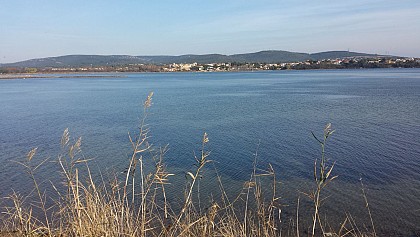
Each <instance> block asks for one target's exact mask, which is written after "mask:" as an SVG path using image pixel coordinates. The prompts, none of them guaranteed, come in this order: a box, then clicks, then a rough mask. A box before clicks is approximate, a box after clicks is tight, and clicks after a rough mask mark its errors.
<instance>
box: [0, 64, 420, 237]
mask: <svg viewBox="0 0 420 237" xmlns="http://www.w3.org/2000/svg"><path fill="white" fill-rule="evenodd" d="M119 76H121V74H119ZM125 76H126V77H123V78H121V77H115V78H61V79H31V80H0V162H1V163H2V165H1V167H0V195H1V196H6V195H8V194H10V193H11V189H14V190H23V191H25V190H26V191H27V190H29V189H30V188H31V186H30V180H29V179H28V178H27V177H26V175H25V174H24V173H23V172H22V170H21V168H19V166H18V165H17V164H16V163H14V162H11V161H12V160H22V158H23V157H25V155H26V153H27V152H28V151H29V150H30V149H31V148H33V147H38V151H39V156H38V157H39V158H38V159H41V158H43V157H50V158H51V160H54V159H55V158H56V156H57V154H58V152H59V150H60V147H59V141H60V137H61V134H62V132H63V130H64V129H65V128H69V129H70V133H71V135H72V137H73V138H74V139H75V138H76V137H78V136H82V137H83V138H82V139H83V145H82V148H83V151H84V155H85V156H86V157H88V158H95V160H94V161H93V162H92V163H93V164H94V166H95V168H99V169H101V170H107V169H112V170H116V171H120V170H123V169H124V167H125V166H126V165H127V159H128V156H129V153H130V144H129V141H128V137H127V132H129V131H130V132H135V131H136V128H137V126H138V124H139V118H140V117H141V116H142V107H141V104H142V101H143V100H144V99H145V98H146V96H147V94H148V92H149V91H154V93H155V96H154V97H153V103H154V104H153V106H152V108H151V114H150V116H149V118H148V124H149V125H150V126H151V135H152V140H153V142H154V144H155V145H157V146H159V145H162V146H163V145H166V144H169V147H170V150H169V151H168V153H167V157H166V160H167V163H168V166H169V167H170V169H171V170H172V171H173V172H174V173H176V174H177V177H183V173H182V172H183V171H187V170H190V169H191V168H192V166H191V164H192V163H193V161H194V158H193V155H194V151H195V152H198V151H199V149H200V140H201V137H202V135H203V133H204V132H207V133H208V134H209V138H210V143H209V147H208V149H209V150H211V152H212V153H211V159H212V160H214V161H215V162H214V163H213V164H212V165H210V166H209V167H208V169H207V170H206V172H207V173H208V176H209V177H211V174H212V173H213V172H214V171H212V170H214V168H216V169H217V170H218V172H219V173H220V174H221V175H222V177H223V178H224V180H225V185H226V186H227V188H228V189H229V190H234V191H235V192H236V191H238V190H240V188H241V185H242V182H243V181H245V180H247V179H249V175H250V173H251V172H252V161H253V159H254V155H253V154H254V153H255V152H256V151H257V149H258V165H259V167H261V168H266V167H267V165H268V163H271V164H272V165H273V168H274V169H275V170H276V172H277V175H278V179H279V180H281V187H280V189H281V196H282V199H281V200H282V202H283V203H284V204H289V205H290V208H289V209H288V208H287V207H285V212H284V213H285V214H284V215H285V216H284V218H285V219H287V218H294V209H295V207H292V206H294V204H295V202H296V199H297V197H298V196H299V195H300V196H301V200H303V201H302V206H303V207H305V205H306V206H307V205H309V204H310V202H309V200H306V199H305V197H304V195H302V194H301V193H302V192H308V191H309V190H310V187H311V182H312V170H313V161H314V159H315V158H317V157H319V155H320V154H319V153H320V148H319V145H318V144H317V142H316V141H315V139H314V138H313V137H312V135H311V131H313V132H314V133H315V134H317V135H318V136H321V135H322V129H323V127H324V125H325V124H326V123H327V122H331V123H332V124H333V128H334V129H336V132H335V133H334V134H333V137H332V138H331V140H330V141H329V144H328V145H327V156H328V158H329V159H330V160H331V161H336V167H335V170H334V173H335V174H337V175H339V177H338V179H337V180H336V181H335V182H334V183H333V184H332V185H331V186H330V192H329V194H330V195H331V196H330V198H329V200H327V202H326V204H325V210H326V211H325V213H328V214H329V215H331V216H333V217H334V218H333V219H337V220H343V218H344V215H345V213H350V214H351V215H352V216H354V217H355V219H357V220H358V221H360V226H361V227H363V225H366V226H368V225H369V222H368V214H367V210H366V208H365V206H364V205H365V204H364V200H363V197H362V192H361V185H360V178H362V180H363V183H364V185H365V186H366V189H367V190H366V191H367V196H368V200H369V204H370V207H371V211H372V213H373V219H374V221H375V226H376V228H377V231H378V232H380V233H382V234H391V235H406V236H407V235H415V234H419V233H420V199H419V198H418V197H419V196H420V138H419V135H420V114H419V112H420V70H419V69H393V70H387V69H380V70H379V69H378V70H338V71H334V70H331V71H323V70H320V71H287V72H284V71H280V72H246V73H163V74H158V73H156V74H155V73H146V74H126V75H125ZM50 166H52V165H50V162H47V165H46V166H45V167H42V168H41V169H40V170H39V175H40V178H41V179H56V178H57V177H56V176H55V175H54V174H52V172H51V169H52V168H51V167H50ZM179 179H181V180H183V179H182V178H179ZM209 179H210V178H209ZM175 180H176V179H175ZM174 182H175V183H176V182H178V181H174ZM211 188H214V187H213V186H211V185H210V187H205V186H204V187H203V189H205V190H207V192H206V193H210V192H212V191H214V190H212V189H211ZM234 191H232V192H234ZM305 200H306V201H305ZM301 212H302V213H303V214H302V216H304V213H305V210H301ZM309 213H310V212H308V213H307V216H309V217H310V214H309ZM302 218H304V217H302Z"/></svg>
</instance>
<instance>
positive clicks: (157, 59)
mask: <svg viewBox="0 0 420 237" xmlns="http://www.w3.org/2000/svg"><path fill="white" fill-rule="evenodd" d="M378 56H383V55H378V54H369V53H359V52H350V51H325V52H319V53H312V54H310V53H299V52H289V51H283V50H263V51H258V52H254V53H243V54H232V55H224V54H184V55H178V56H171V55H157V56H132V55H84V54H74V55H63V56H57V57H45V58H35V59H29V60H24V61H19V62H14V63H4V64H0V67H34V68H42V67H86V66H117V65H127V64H156V65H162V64H172V63H178V64H179V63H195V62H196V63H233V62H237V63H288V62H301V61H306V60H323V59H335V58H346V57H378ZM390 57H391V56H390Z"/></svg>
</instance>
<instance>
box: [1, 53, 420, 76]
mask: <svg viewBox="0 0 420 237" xmlns="http://www.w3.org/2000/svg"><path fill="white" fill-rule="evenodd" d="M360 68H420V58H395V57H373V58H367V57H346V58H336V59H323V60H306V61H302V62H287V63H258V62H257V63H243V62H228V63H171V64H162V65H158V64H125V65H103V66H81V67H40V68H38V67H0V75H3V76H0V79H5V78H8V79H10V78H15V77H14V76H10V74H21V73H30V74H33V73H76V72H229V71H233V72H234V71H263V70H311V69H360ZM6 74H9V76H6ZM18 77H19V78H20V77H21V76H18ZM28 77H31V78H36V76H28Z"/></svg>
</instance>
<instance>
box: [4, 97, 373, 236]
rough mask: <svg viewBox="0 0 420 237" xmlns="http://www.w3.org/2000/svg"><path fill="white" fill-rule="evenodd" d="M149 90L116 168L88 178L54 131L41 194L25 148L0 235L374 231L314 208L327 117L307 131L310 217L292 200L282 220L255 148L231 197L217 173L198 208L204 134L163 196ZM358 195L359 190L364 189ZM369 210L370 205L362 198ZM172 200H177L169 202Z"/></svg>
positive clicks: (270, 176)
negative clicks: (52, 156) (292, 208)
mask: <svg viewBox="0 0 420 237" xmlns="http://www.w3.org/2000/svg"><path fill="white" fill-rule="evenodd" d="M152 96H153V93H150V94H149V95H148V97H147V99H146V100H145V102H144V104H143V108H144V116H143V118H142V119H141V121H140V126H139V131H138V134H137V135H136V136H132V135H130V134H129V141H130V143H131V147H132V152H131V157H130V159H129V162H128V164H127V165H128V166H127V169H126V170H125V173H123V177H121V174H113V175H111V174H109V176H108V177H105V176H101V178H100V179H99V181H98V180H97V179H95V178H93V175H92V172H91V170H90V168H89V165H88V163H89V159H87V158H86V157H84V156H83V153H81V144H82V140H81V138H78V139H76V140H75V141H74V142H71V140H72V139H71V138H70V133H69V130H68V129H66V130H65V131H64V133H63V135H62V138H61V142H60V144H61V149H62V153H61V154H60V155H59V156H58V158H57V162H58V164H59V166H60V167H61V170H60V173H61V177H62V181H61V182H58V183H51V186H52V188H53V189H54V190H55V193H54V194H51V193H46V192H45V190H44V189H43V188H42V186H41V185H40V184H41V183H43V182H44V181H43V180H39V179H38V176H37V170H38V169H39V167H41V166H42V165H43V164H44V163H45V162H46V161H47V160H41V161H37V160H38V158H37V157H36V151H37V149H36V148H34V149H32V150H31V151H29V153H28V154H27V157H26V159H24V161H21V162H18V163H19V164H20V165H22V166H23V167H24V169H25V170H26V172H27V174H28V176H29V178H30V179H31V181H32V183H33V191H32V192H31V194H29V196H22V195H21V194H19V193H16V192H13V193H12V194H11V195H10V196H8V197H5V200H4V205H3V206H2V207H0V208H1V209H2V210H1V215H0V220H1V225H0V234H1V235H2V236H244V237H245V236H303V235H305V236H376V232H375V228H374V225H373V220H372V218H371V226H372V228H371V229H362V228H358V227H357V225H356V223H355V221H354V219H352V218H351V217H350V216H348V217H347V218H346V219H345V220H343V222H342V225H341V226H340V228H338V229H332V228H330V227H329V225H328V220H327V219H325V216H324V215H322V212H323V205H322V203H323V202H324V201H325V198H326V197H325V195H324V190H325V189H327V188H328V184H329V183H330V182H331V181H333V180H334V179H335V178H336V177H337V176H335V175H333V168H334V163H331V162H330V161H328V159H326V157H325V149H326V145H327V141H328V139H330V137H331V135H332V134H333V133H334V130H332V126H331V124H327V125H326V127H325V128H324V130H323V136H322V138H319V137H317V136H316V135H315V134H312V135H313V136H314V139H315V140H316V141H317V142H318V143H319V145H320V148H321V149H320V150H321V152H320V156H321V157H320V159H319V160H318V159H317V160H315V161H314V169H313V175H314V183H313V189H312V190H309V191H308V192H307V193H305V196H306V198H308V199H309V200H311V202H312V207H311V210H310V211H311V212H312V215H311V217H312V224H311V225H310V226H302V225H301V224H299V220H300V218H301V217H300V216H299V201H298V204H297V207H296V210H297V212H296V219H295V222H294V223H293V224H292V225H284V224H283V222H282V219H281V211H282V204H281V200H280V198H279V193H280V190H279V188H278V183H279V181H278V180H277V178H276V173H275V171H274V169H273V167H272V166H271V165H269V166H268V167H267V168H266V169H261V168H260V167H258V166H257V158H258V156H257V153H256V154H255V159H254V163H253V171H252V173H251V174H250V178H249V180H246V181H244V183H243V188H242V190H241V192H240V193H239V194H238V195H237V197H236V198H234V199H231V198H229V197H228V195H227V193H226V191H225V189H224V186H223V183H222V181H221V178H220V177H218V183H217V184H215V187H216V186H218V188H219V189H220V193H221V195H220V197H213V199H212V201H211V205H210V206H208V207H207V208H202V206H201V205H200V198H199V195H197V194H199V191H200V189H199V185H198V184H199V182H200V179H201V178H202V175H203V170H204V169H206V168H207V165H208V164H209V163H210V162H212V160H211V155H210V151H208V149H207V145H208V143H209V136H208V135H207V133H204V135H203V137H202V140H201V148H200V151H199V152H197V154H196V155H195V157H194V158H195V163H194V167H195V170H193V171H190V172H186V177H187V178H188V179H187V184H186V188H185V190H184V197H183V198H182V200H183V201H182V202H181V203H171V202H170V201H169V200H171V198H169V197H168V196H167V192H166V188H167V187H168V185H170V179H171V176H173V174H171V173H170V172H168V170H167V167H166V165H165V160H164V157H165V153H166V151H167V148H166V147H163V148H156V147H154V146H153V145H152V144H151V143H150V141H149V140H150V138H149V129H150V128H149V127H148V126H147V124H146V119H147V115H148V110H149V108H150V107H151V105H152ZM364 197H365V198H366V195H364ZM366 204H367V208H368V211H369V216H370V209H369V206H368V202H367V199H366ZM176 206H178V207H176Z"/></svg>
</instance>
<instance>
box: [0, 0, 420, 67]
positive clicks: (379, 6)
mask: <svg viewBox="0 0 420 237" xmlns="http://www.w3.org/2000/svg"><path fill="white" fill-rule="evenodd" d="M261 50H286V51H292V52H304V53H315V52H322V51H330V50H350V51H355V52H365V53H378V54H391V55H398V56H407V57H420V1H419V0H398V1H396V0H392V1H391V0H351V1H337V0H317V1H314V0H258V1H254V0H229V1H227V0H212V1H199V0H185V1H184V0H177V1H175V0H159V1H152V0H149V1H142V0H132V1H130V0H114V1H111V0H89V1H86V0H80V1H79V0H71V1H70V0H68V1H66V0H49V1H47V0H37V1H34V0H0V63H10V62H17V61H22V60H27V59H32V58H42V57H54V56H61V55H69V54H100V55H115V54H125V55H135V56H137V55H182V54H209V53H220V54H227V55H230V54H237V53H250V52H257V51H261Z"/></svg>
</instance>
